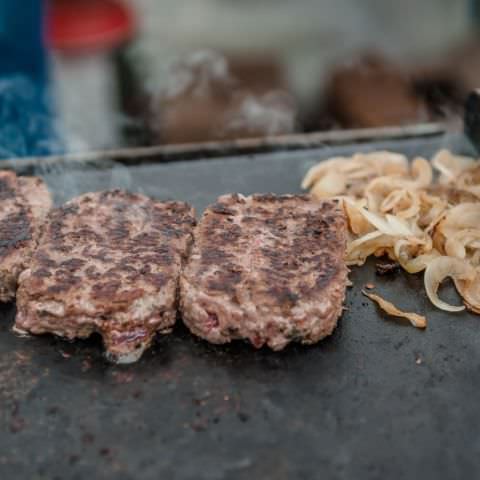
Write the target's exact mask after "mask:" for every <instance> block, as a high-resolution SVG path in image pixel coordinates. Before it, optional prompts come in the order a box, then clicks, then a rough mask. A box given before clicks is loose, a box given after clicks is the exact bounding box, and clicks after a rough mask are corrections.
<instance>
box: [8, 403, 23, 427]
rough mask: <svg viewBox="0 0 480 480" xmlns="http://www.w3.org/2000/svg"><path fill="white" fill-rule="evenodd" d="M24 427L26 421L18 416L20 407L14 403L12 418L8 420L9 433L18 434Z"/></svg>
mask: <svg viewBox="0 0 480 480" xmlns="http://www.w3.org/2000/svg"><path fill="white" fill-rule="evenodd" d="M26 425H27V422H26V420H25V419H24V418H23V417H22V416H20V405H19V404H18V402H15V403H14V404H13V408H12V417H11V419H10V432H11V433H19V432H21V431H22V430H23V429H24V428H25V427H26Z"/></svg>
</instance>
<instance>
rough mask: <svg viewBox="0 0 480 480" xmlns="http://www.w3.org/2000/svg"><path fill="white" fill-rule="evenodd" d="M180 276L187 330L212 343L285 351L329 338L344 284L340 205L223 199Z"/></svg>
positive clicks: (207, 217) (206, 219)
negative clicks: (242, 343) (244, 343)
mask: <svg viewBox="0 0 480 480" xmlns="http://www.w3.org/2000/svg"><path fill="white" fill-rule="evenodd" d="M194 238H195V244H194V247H193V250H192V253H191V256H190V258H189V260H188V262H187V265H186V267H185V269H184V271H183V273H182V276H181V280H180V286H181V311H182V316H183V320H184V322H185V324H186V325H187V326H188V328H189V329H190V330H191V331H192V332H193V333H194V334H196V335H198V336H200V337H202V338H205V339H207V340H208V341H210V342H212V343H225V342H229V341H231V340H232V339H247V340H249V341H250V342H251V343H252V344H253V345H254V346H255V347H257V348H259V347H261V346H263V345H268V346H269V347H271V348H272V349H274V350H281V349H282V348H284V347H285V346H286V345H287V344H288V343H289V342H291V341H297V342H301V343H306V344H310V343H314V342H317V341H318V340H320V339H322V338H323V337H325V336H327V335H329V334H331V333H332V331H333V329H334V328H335V326H336V324H337V319H338V317H339V316H340V315H341V313H342V305H343V301H344V297H345V288H346V281H347V267H346V265H345V261H344V253H345V242H346V219H345V216H344V214H343V211H342V210H341V208H339V206H338V204H337V202H336V201H333V200H332V201H323V202H318V201H314V200H312V199H311V198H309V197H307V196H292V195H284V196H275V195H254V196H252V197H244V196H241V195H226V196H223V197H220V198H219V199H218V201H217V203H216V204H214V205H211V206H210V207H209V208H208V209H207V210H206V211H205V213H204V215H203V217H202V220H201V221H200V223H199V225H198V226H197V228H196V230H195V233H194Z"/></svg>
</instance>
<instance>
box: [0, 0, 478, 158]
mask: <svg viewBox="0 0 480 480" xmlns="http://www.w3.org/2000/svg"><path fill="white" fill-rule="evenodd" d="M19 3H20V2H18V0H0V54H1V58H2V62H1V65H0V158H6V157H15V156H30V155H48V154H52V153H63V152H77V151H86V150H99V149H107V148H118V147H129V146H139V145H158V144H172V143H175V144H178V143H191V142H204V141H223V140H228V139H236V138H252V137H264V136H272V135H283V134H290V133H302V132H315V131H324V130H332V129H352V128H372V127H383V126H400V125H412V124H418V123H428V122H439V121H442V122H444V121H446V122H455V121H456V120H458V119H459V118H461V115H462V108H463V102H464V100H465V97H466V95H467V93H468V92H469V91H470V90H472V89H473V88H476V87H478V86H480V55H479V52H480V30H479V25H480V13H479V12H480V7H479V5H480V2H478V1H475V0H422V1H421V2H419V1H418V0H403V1H402V2H398V1H390V0H362V2H358V1H356V0H296V1H295V2H292V1H288V0H255V1H253V0H243V1H240V0H130V1H127V0H124V1H120V0H49V1H46V0H45V1H41V0H22V2H21V7H20V6H19Z"/></svg>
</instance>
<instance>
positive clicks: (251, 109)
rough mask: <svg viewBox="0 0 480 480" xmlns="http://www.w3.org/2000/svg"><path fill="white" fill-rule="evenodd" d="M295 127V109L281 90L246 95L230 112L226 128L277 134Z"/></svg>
mask: <svg viewBox="0 0 480 480" xmlns="http://www.w3.org/2000/svg"><path fill="white" fill-rule="evenodd" d="M294 129H295V109H294V108H293V105H292V102H291V100H290V98H289V97H288V96H287V95H286V94H285V93H283V92H269V93H267V94H266V95H264V96H262V97H255V96H253V95H249V96H247V97H246V98H245V99H244V100H243V101H242V102H241V104H240V106H239V107H238V109H237V110H236V111H235V112H234V113H233V114H232V116H231V119H230V120H229V121H228V123H227V127H226V130H227V131H229V130H247V131H248V130H251V131H254V132H257V133H262V134H264V135H279V134H284V133H290V132H293V131H294Z"/></svg>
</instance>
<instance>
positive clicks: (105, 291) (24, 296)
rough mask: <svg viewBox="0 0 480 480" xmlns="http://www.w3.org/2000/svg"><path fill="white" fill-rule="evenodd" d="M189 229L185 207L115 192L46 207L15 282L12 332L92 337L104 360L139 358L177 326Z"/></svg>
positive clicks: (192, 220) (190, 219)
mask: <svg viewBox="0 0 480 480" xmlns="http://www.w3.org/2000/svg"><path fill="white" fill-rule="evenodd" d="M194 224H195V218H194V212H193V209H192V208H191V207H190V206H189V205H187V204H185V203H181V202H163V203H162V202H156V201H154V200H151V199H149V198H147V197H145V196H143V195H135V194H130V193H127V192H123V191H119V190H114V191H106V192H97V193H89V194H86V195H83V196H80V197H78V198H75V199H73V200H71V201H70V202H68V203H66V204H65V205H63V206H62V207H59V208H56V209H54V210H52V211H51V212H50V214H49V215H48V218H47V221H46V224H45V229H44V232H43V234H42V236H41V239H40V242H39V248H38V249H37V251H36V252H35V254H34V255H33V258H32V261H31V263H30V267H29V268H28V269H27V270H26V271H24V272H23V273H22V274H21V276H20V279H19V290H18V294H17V317H16V321H15V329H16V330H17V331H20V332H30V333H34V334H42V333H53V334H55V335H59V336H61V337H66V338H68V339H73V338H76V337H78V338H85V337H88V336H90V335H91V334H92V333H93V332H98V333H99V334H100V335H101V336H102V337H103V341H104V344H105V348H106V351H107V357H108V358H109V359H111V360H112V361H116V362H119V363H130V362H133V361H136V360H138V359H139V358H140V356H141V355H142V353H143V351H144V350H145V348H147V347H148V346H149V345H150V343H151V342H152V339H153V338H154V336H155V333H156V332H161V333H166V332H169V331H170V330H171V328H172V326H173V324H174V323H175V319H176V312H177V291H178V279H179V275H180V269H181V267H182V263H183V261H184V259H185V258H186V256H187V253H188V249H189V247H190V244H191V240H192V229H193V226H194Z"/></svg>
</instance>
